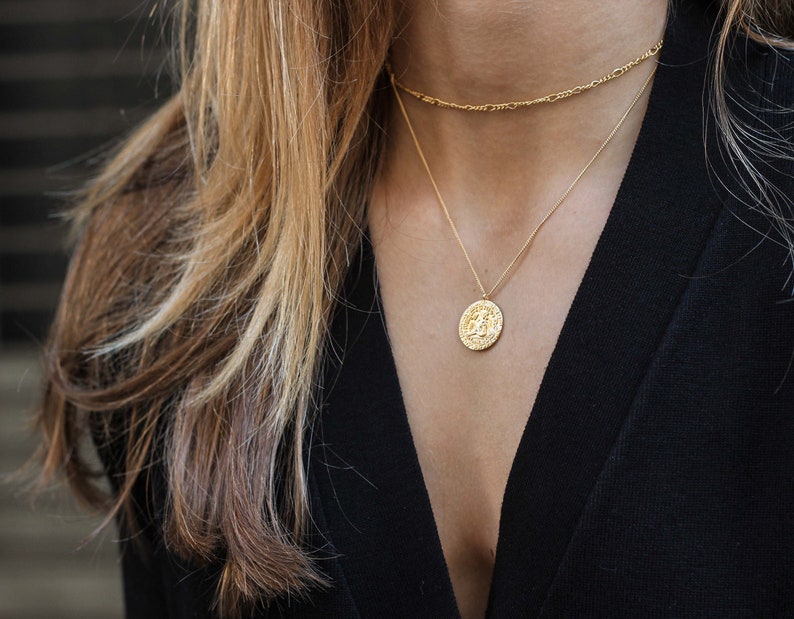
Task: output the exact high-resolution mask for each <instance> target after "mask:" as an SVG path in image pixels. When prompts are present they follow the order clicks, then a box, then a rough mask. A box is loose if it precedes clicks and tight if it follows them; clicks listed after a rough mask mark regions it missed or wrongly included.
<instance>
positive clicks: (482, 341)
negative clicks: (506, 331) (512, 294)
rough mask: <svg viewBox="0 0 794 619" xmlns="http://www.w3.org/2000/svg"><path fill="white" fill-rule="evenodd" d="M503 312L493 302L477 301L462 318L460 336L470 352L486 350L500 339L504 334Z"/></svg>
mask: <svg viewBox="0 0 794 619" xmlns="http://www.w3.org/2000/svg"><path fill="white" fill-rule="evenodd" d="M502 322H503V321H502V310H500V309H499V306H498V305H496V303H494V302H493V301H489V300H488V299H480V300H479V301H475V302H474V303H472V304H471V305H469V307H467V308H466V311H465V312H463V316H461V317H460V324H459V325H458V335H460V341H461V342H463V345H464V346H466V348H468V349H470V350H485V349H486V348H490V347H491V346H493V345H494V344H495V343H496V340H498V339H499V335H500V334H501V333H502Z"/></svg>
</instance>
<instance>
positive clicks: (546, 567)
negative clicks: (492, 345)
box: [124, 3, 794, 619]
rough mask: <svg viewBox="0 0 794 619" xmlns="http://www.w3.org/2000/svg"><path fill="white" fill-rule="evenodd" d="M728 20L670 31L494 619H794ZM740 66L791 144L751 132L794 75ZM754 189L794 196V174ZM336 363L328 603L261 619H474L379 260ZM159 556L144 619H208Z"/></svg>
mask: <svg viewBox="0 0 794 619" xmlns="http://www.w3.org/2000/svg"><path fill="white" fill-rule="evenodd" d="M713 19H714V16H713V15H711V14H708V13H704V12H703V8H702V5H700V4H697V3H680V4H679V6H678V7H677V10H676V11H675V12H674V15H673V18H672V20H671V22H670V25H669V26H668V32H667V34H666V44H665V48H664V50H663V53H662V56H661V59H660V68H659V71H658V73H657V76H656V79H655V82H654V86H653V90H652V92H651V95H650V101H649V106H648V111H647V113H646V117H645V120H644V123H643V127H642V130H641V132H640V136H639V139H638V142H637V144H636V147H635V151H634V153H633V155H632V158H631V162H630V164H629V167H628V170H627V172H626V176H625V178H624V181H623V184H622V186H621V189H620V191H619V194H618V196H617V199H616V202H615V204H614V206H613V209H612V212H611V214H610V216H609V219H608V221H607V224H606V227H605V229H604V231H603V234H602V235H601V238H600V239H599V241H598V244H597V247H596V249H595V252H594V255H593V257H592V260H591V263H590V265H589V267H588V269H587V272H586V274H585V277H584V280H583V282H582V284H581V286H580V289H579V291H578V293H577V295H576V297H575V300H574V302H573V305H572V307H571V309H570V312H569V315H568V317H567V319H566V322H565V325H564V327H563V330H562V333H561V335H560V338H559V341H558V342H557V346H556V348H555V350H554V353H553V355H552V357H551V360H550V363H549V366H548V368H547V370H546V374H545V376H544V379H543V382H542V384H541V387H540V391H539V393H538V397H537V400H536V403H535V405H534V408H533V410H532V412H531V415H530V417H529V422H528V424H527V426H526V428H525V431H524V434H523V436H522V439H521V442H520V446H519V448H518V452H517V454H516V458H515V461H514V463H513V467H512V470H511V473H510V477H509V480H508V484H507V490H506V494H505V499H504V504H503V506H502V516H501V522H500V532H499V541H498V548H497V554H496V565H495V570H494V576H493V582H492V587H491V595H490V600H489V607H488V616H489V617H490V618H491V619H509V618H513V617H516V618H518V617H574V616H586V617H788V616H794V515H793V514H794V377H793V376H792V375H791V373H792V361H793V360H794V302H792V301H791V296H790V290H789V289H788V288H787V286H789V287H790V285H791V282H787V274H788V273H789V272H790V265H789V264H787V262H786V256H787V254H786V251H785V250H784V249H783V248H782V247H781V246H780V245H779V244H778V243H776V242H775V240H774V236H771V235H766V233H767V232H769V230H770V225H769V223H768V222H767V221H766V220H765V219H764V218H763V217H761V216H760V215H758V214H757V213H756V212H755V211H754V210H753V209H752V208H750V207H748V205H746V204H742V203H741V202H740V200H739V198H740V197H741V195H742V193H741V191H740V189H739V185H738V184H737V183H735V182H734V181H729V179H730V178H731V173H730V171H729V170H727V169H725V168H724V167H722V165H723V163H722V157H721V156H720V153H719V152H718V151H717V150H716V149H715V144H716V140H715V137H714V135H713V131H714V127H713V121H710V122H705V121H704V118H707V117H708V115H707V114H705V113H704V103H703V91H704V84H705V80H706V70H707V56H708V50H709V37H710V34H711V30H712V27H713ZM739 51H741V55H742V56H741V66H742V68H736V69H735V70H734V72H733V73H732V80H731V88H732V91H731V92H732V96H733V98H734V100H735V101H739V102H742V103H743V105H744V111H741V110H740V113H742V114H745V118H746V120H748V121H749V122H751V123H752V124H753V125H754V126H755V127H757V128H759V129H767V130H772V129H776V130H779V131H782V130H785V129H786V127H785V124H784V119H785V116H784V115H782V114H774V113H773V114H767V115H758V114H756V113H755V110H756V109H757V108H758V106H759V105H760V104H761V103H762V102H763V105H764V106H765V107H767V108H771V109H774V108H775V106H786V105H787V106H791V105H792V103H794V68H793V67H792V65H794V60H793V59H792V56H791V55H783V54H781V53H778V52H774V51H772V50H769V49H764V48H761V47H755V46H753V45H747V46H744V45H742V46H741V49H740V50H739ZM736 66H737V67H739V63H737V65H736ZM737 110H738V108H737ZM704 136H705V137H706V144H707V145H708V148H709V149H710V150H709V153H708V157H709V160H710V161H711V162H712V163H714V165H715V169H714V170H712V171H711V172H710V171H709V168H708V166H707V165H706V156H705V154H704V151H703V143H704ZM759 165H760V166H762V170H763V171H765V173H768V174H769V175H770V176H771V177H772V178H773V179H774V180H776V182H778V184H779V188H780V190H781V191H783V192H786V193H787V194H788V195H789V196H791V195H794V180H793V178H794V177H793V176H792V174H794V169H792V166H790V165H788V167H787V165H786V164H775V165H774V166H773V167H769V166H768V165H767V164H766V163H763V162H759ZM726 182H727V183H728V185H727V186H723V183H726ZM330 349H331V351H330V353H329V355H328V358H327V363H326V365H327V369H326V373H325V381H324V390H323V394H322V401H323V408H322V411H321V412H320V415H319V417H318V420H317V423H316V425H315V428H314V433H313V436H312V439H311V450H310V457H309V462H308V464H309V481H310V490H311V503H312V510H313V515H314V518H315V523H316V527H317V531H316V534H315V537H314V542H313V543H314V544H315V545H316V546H317V547H318V548H320V549H321V556H322V557H323V558H322V559H321V560H320V561H319V564H320V565H321V567H322V569H323V570H325V572H326V573H327V574H328V576H329V578H330V580H331V581H332V586H331V587H330V588H329V589H327V590H325V591H321V592H316V593H315V594H314V595H312V596H311V598H310V600H309V601H306V602H298V601H293V602H292V603H288V602H287V601H283V602H282V603H281V604H274V605H273V606H271V608H270V609H269V610H267V611H265V610H263V611H261V612H260V613H258V614H257V616H260V617H264V616H267V617H295V618H298V617H362V618H370V617H377V618H381V617H450V618H455V617H458V611H457V607H456V604H455V598H454V594H453V591H452V585H451V583H450V580H449V575H448V572H447V569H446V565H445V562H444V557H443V553H442V551H441V545H440V542H439V539H438V534H437V531H436V527H435V523H434V520H433V514H432V510H431V508H430V502H429V498H428V495H427V492H426V489H425V486H424V483H423V480H422V474H421V470H420V467H419V463H418V458H417V455H416V451H415V449H414V445H413V441H412V437H411V433H410V428H409V426H408V421H407V417H406V415H405V410H404V407H403V402H402V397H401V393H400V387H399V382H398V378H397V374H396V369H395V366H394V361H393V359H392V357H391V351H390V347H389V343H388V335H387V332H386V328H385V325H384V318H383V315H382V312H381V311H380V305H379V302H378V292H377V281H376V270H375V265H374V259H373V256H372V252H371V248H370V247H369V246H368V245H367V244H366V243H365V247H364V250H363V252H362V254H361V256H360V260H359V262H358V263H357V264H356V266H355V268H354V269H353V272H352V274H351V277H350V280H349V285H348V287H347V289H346V294H345V300H344V302H343V303H342V305H341V307H340V310H339V312H338V315H337V317H336V320H335V322H334V326H333V330H332V337H331V345H330ZM516 371H520V368H519V367H517V368H516ZM151 546H152V547H153V550H152V556H151V557H149V560H148V564H147V563H144V562H143V561H142V560H141V554H140V553H139V552H138V551H136V550H134V547H133V546H132V545H129V546H128V548H127V554H125V560H124V570H125V585H126V587H125V591H126V593H127V600H128V610H129V616H130V617H136V618H137V617H146V618H147V619H148V618H150V617H152V616H171V617H210V616H211V613H210V611H209V610H208V608H207V604H206V600H207V591H209V590H211V588H212V586H213V583H214V578H216V575H215V574H214V573H213V571H212V570H198V571H197V570H191V569H189V568H187V567H186V566H180V565H178V564H177V563H175V562H174V560H173V559H172V558H171V557H169V555H168V553H166V552H164V551H163V550H161V549H159V550H158V543H157V541H156V540H154V541H153V542H152V543H151ZM150 592H153V593H150Z"/></svg>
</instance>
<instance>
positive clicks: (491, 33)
mask: <svg viewBox="0 0 794 619" xmlns="http://www.w3.org/2000/svg"><path fill="white" fill-rule="evenodd" d="M404 6H405V8H404V13H403V22H402V28H401V30H400V33H399V35H398V36H397V37H396V38H395V42H394V45H393V48H392V52H391V63H392V68H393V70H394V72H395V74H396V75H397V77H398V79H399V80H400V82H401V83H403V84H405V85H406V86H409V87H411V88H414V89H416V90H419V91H422V92H424V93H427V94H429V95H432V96H435V97H439V98H441V99H445V100H449V101H453V102H457V103H474V104H481V103H496V102H503V101H510V100H520V99H532V98H535V97H539V96H542V95H546V94H549V93H553V92H557V91H561V90H565V89H568V88H571V87H573V86H577V85H581V84H585V83H588V82H590V81H592V80H594V79H596V78H599V77H601V76H603V75H604V74H606V73H609V72H610V71H611V70H612V69H614V68H615V67H618V66H621V65H623V64H625V63H627V62H629V61H631V60H633V59H634V58H636V57H637V56H639V55H640V54H641V53H642V52H644V51H645V50H646V49H648V48H650V47H651V46H652V45H653V44H654V43H656V42H657V41H658V40H659V39H660V38H661V36H662V34H663V31H664V25H665V20H666V15H667V0H604V1H603V2H592V0H557V1H556V2H547V1H546V0H526V1H517V0H437V1H436V2H428V1H427V0H404ZM653 62H654V60H650V61H648V62H646V63H643V64H642V65H640V66H638V67H637V68H635V69H633V70H632V71H630V72H628V73H627V74H626V75H624V76H622V77H620V78H619V79H616V80H613V81H612V82H609V83H607V84H604V85H602V86H600V87H598V88H596V89H593V90H591V91H589V92H587V93H584V94H582V95H577V96H574V97H571V98H569V99H566V100H564V101H558V102H556V103H553V104H541V105H538V106H533V107H531V108H528V109H523V110H515V111H505V112H492V113H474V112H459V111H453V110H445V109H440V108H437V107H433V106H430V105H428V104H425V103H421V102H419V101H417V100H416V99H414V98H413V97H410V96H408V95H405V94H403V95H402V98H403V101H404V102H405V105H406V108H407V109H408V112H409V114H410V116H411V120H412V121H413V124H414V126H415V128H416V131H417V135H418V137H419V140H420V142H421V143H422V146H423V147H424V149H425V152H426V154H427V157H428V160H429V163H430V166H431V169H432V171H433V174H434V176H435V177H436V180H438V182H439V185H440V186H441V187H442V192H443V193H444V194H445V197H446V198H447V200H448V202H450V203H455V204H459V205H461V206H460V208H461V209H464V210H465V209H466V208H467V206H466V205H472V206H473V208H483V207H484V206H483V205H486V204H488V205H489V207H491V208H493V207H494V206H491V205H494V200H493V199H489V197H490V198H492V197H493V196H495V195H498V196H499V203H500V204H503V205H505V208H510V206H511V205H512V206H513V208H515V209H521V208H523V206H522V196H524V197H526V196H527V195H535V194H538V193H542V192H543V189H544V187H552V188H551V189H549V191H551V192H554V191H557V189H556V184H557V183H555V182H554V181H555V179H554V178H553V175H554V174H553V172H552V173H551V175H550V171H559V173H560V180H562V179H563V178H567V177H570V173H571V172H574V174H575V173H576V172H578V170H577V169H575V168H576V167H577V166H579V162H581V163H582V165H583V164H584V163H586V161H587V160H588V159H589V157H590V156H592V154H593V152H595V150H596V149H597V148H598V146H599V145H600V143H601V142H602V141H603V139H604V138H605V137H606V135H607V134H608V133H609V131H610V130H611V129H612V127H613V126H614V124H615V122H616V121H617V120H618V118H620V115H621V114H622V112H623V111H624V110H625V108H626V107H627V106H628V104H629V103H630V102H631V99H632V97H633V96H634V94H635V93H636V92H637V90H639V88H640V86H641V85H642V83H643V82H644V81H645V79H646V78H647V77H648V75H649V73H650V72H651V70H652V66H653V64H652V63H653ZM638 107H639V108H640V109H639V110H637V111H635V113H634V114H633V115H632V118H630V119H629V121H628V122H627V123H626V126H625V128H624V129H623V130H622V131H621V134H622V135H619V136H617V137H616V139H615V140H614V142H613V144H612V145H610V150H611V151H612V152H613V153H615V154H616V155H620V154H621V153H623V154H625V152H624V151H625V150H626V149H628V152H630V151H631V147H632V145H633V143H634V139H635V138H636V134H637V131H638V130H639V124H640V123H641V120H642V115H643V112H642V110H643V109H644V107H643V106H638ZM399 114H400V113H399V108H398V106H396V105H395V106H393V112H392V118H391V124H390V132H389V133H390V139H389V146H388V151H387V156H386V160H385V161H386V166H385V168H384V176H385V178H386V179H387V180H388V179H389V178H391V179H392V180H393V181H395V182H396V183H397V185H398V186H397V187H396V188H397V189H399V184H401V183H400V181H402V184H403V185H405V186H406V187H410V186H412V185H414V184H415V181H419V184H418V185H417V186H418V187H423V186H424V185H423V184H422V183H421V178H422V176H424V175H425V173H424V171H423V169H421V167H420V166H421V164H420V163H419V160H418V157H417V156H416V153H415V150H414V146H413V143H412V142H411V139H410V136H409V134H408V132H407V128H406V127H405V123H404V121H403V120H402V118H400V115H399ZM607 155H608V154H607V153H605V154H604V156H603V157H602V159H609V157H608V156H607ZM623 159H627V156H626V157H623V158H622V159H621V157H617V158H615V161H616V162H618V165H619V162H620V161H622V160H623ZM425 188H426V187H425Z"/></svg>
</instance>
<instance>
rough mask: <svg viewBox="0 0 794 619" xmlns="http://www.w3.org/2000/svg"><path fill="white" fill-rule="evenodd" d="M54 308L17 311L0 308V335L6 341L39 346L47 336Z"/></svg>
mask: <svg viewBox="0 0 794 619" xmlns="http://www.w3.org/2000/svg"><path fill="white" fill-rule="evenodd" d="M54 314H55V310H54V309H48V310H40V311H35V312H33V311H27V312H16V311H11V310H4V309H2V308H0V336H2V339H3V342H4V343H9V344H32V345H35V346H39V345H40V344H41V343H42V342H43V341H44V340H45V338H46V337H47V332H48V331H49V328H50V323H51V322H52V318H53V316H54Z"/></svg>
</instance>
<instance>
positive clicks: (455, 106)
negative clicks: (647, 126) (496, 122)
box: [386, 39, 664, 112]
mask: <svg viewBox="0 0 794 619" xmlns="http://www.w3.org/2000/svg"><path fill="white" fill-rule="evenodd" d="M662 45H664V39H662V40H661V41H659V42H658V43H656V45H654V46H653V47H651V48H650V49H649V50H648V51H646V52H645V53H644V54H641V55H639V56H637V58H635V59H634V60H632V61H631V62H627V63H626V64H624V65H623V66H622V67H618V68H617V69H613V70H612V71H611V72H609V73H607V74H606V75H604V76H603V77H600V78H598V79H597V80H593V81H592V82H589V83H587V84H582V85H581V86H574V87H573V88H569V89H568V90H562V91H560V92H555V93H553V94H550V95H545V96H543V97H538V98H537V99H530V100H528V101H508V102H506V103H483V104H480V105H473V104H467V103H453V102H451V101H444V100H443V99H439V98H437V97H433V96H431V95H426V94H425V93H423V92H419V91H418V90H414V89H412V88H408V86H405V85H404V84H401V83H400V82H399V81H398V80H397V78H396V76H395V75H394V73H393V72H392V69H391V66H389V65H386V70H387V71H388V73H389V77H390V78H391V81H392V84H394V85H395V86H396V87H397V88H399V89H400V90H402V91H403V92H405V93H407V94H409V95H411V96H413V97H416V98H417V99H419V100H420V101H423V102H424V103H429V104H430V105H436V106H438V107H443V108H446V109H450V110H461V111H464V112H500V111H503V110H518V109H521V108H525V107H529V106H531V105H537V104H538V103H553V102H555V101H559V100H560V99H567V98H568V97H572V96H573V95H579V94H581V93H583V92H587V91H588V90H592V89H593V88H595V87H596V86H600V85H601V84H605V83H606V82H610V81H612V80H613V79H615V78H617V77H620V76H621V75H624V74H626V73H628V72H629V71H630V70H631V69H633V68H634V67H636V66H637V65H640V64H642V63H643V62H645V61H646V60H648V58H650V57H652V56H655V55H656V54H658V53H659V51H660V50H661V49H662Z"/></svg>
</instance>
